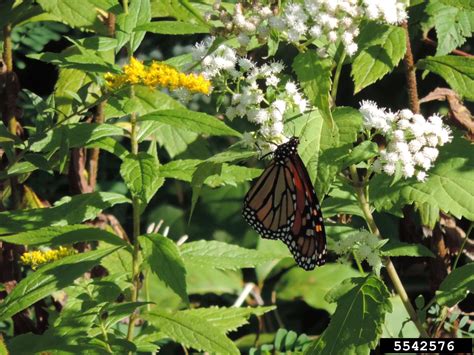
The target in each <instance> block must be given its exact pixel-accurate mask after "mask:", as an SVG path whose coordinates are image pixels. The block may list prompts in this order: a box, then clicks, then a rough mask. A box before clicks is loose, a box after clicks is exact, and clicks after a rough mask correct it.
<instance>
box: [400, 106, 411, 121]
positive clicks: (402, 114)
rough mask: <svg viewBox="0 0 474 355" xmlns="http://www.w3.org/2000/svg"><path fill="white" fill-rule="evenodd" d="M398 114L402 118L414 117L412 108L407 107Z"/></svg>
mask: <svg viewBox="0 0 474 355" xmlns="http://www.w3.org/2000/svg"><path fill="white" fill-rule="evenodd" d="M398 115H399V116H400V118H401V119H402V120H410V119H411V118H412V117H413V112H411V110H409V109H407V108H406V109H403V110H401V111H400V112H399V113H398Z"/></svg>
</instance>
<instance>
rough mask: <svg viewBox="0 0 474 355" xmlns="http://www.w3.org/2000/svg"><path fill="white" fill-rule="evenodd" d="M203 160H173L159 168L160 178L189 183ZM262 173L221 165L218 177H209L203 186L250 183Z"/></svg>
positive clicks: (242, 167) (255, 170) (250, 169)
mask: <svg viewBox="0 0 474 355" xmlns="http://www.w3.org/2000/svg"><path fill="white" fill-rule="evenodd" d="M202 162H203V160H198V159H183V160H173V161H171V162H169V163H167V164H164V165H161V166H160V176H162V177H164V178H172V179H177V180H182V181H187V182H191V181H192V178H193V175H194V172H195V171H196V169H197V167H198V166H199V164H201V163H202ZM261 173H262V170H261V169H254V168H247V167H245V166H239V165H229V164H222V170H221V171H220V174H219V175H217V174H216V175H211V176H208V177H207V178H206V180H204V184H206V185H208V186H211V187H217V186H224V185H233V186H236V185H237V184H238V183H241V182H244V181H250V180H252V179H254V178H256V177H257V176H259V175H260V174H261Z"/></svg>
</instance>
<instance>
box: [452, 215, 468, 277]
mask: <svg viewBox="0 0 474 355" xmlns="http://www.w3.org/2000/svg"><path fill="white" fill-rule="evenodd" d="M473 227H474V222H471V225H470V226H469V229H468V230H467V232H466V236H465V237H464V240H463V241H462V244H461V248H460V249H459V252H458V255H456V259H455V260H454V264H453V270H452V271H451V272H453V271H454V269H456V266H458V261H459V258H460V257H461V254H462V252H463V250H464V247H465V246H466V242H467V240H468V239H469V235H470V234H471V232H472V228H473Z"/></svg>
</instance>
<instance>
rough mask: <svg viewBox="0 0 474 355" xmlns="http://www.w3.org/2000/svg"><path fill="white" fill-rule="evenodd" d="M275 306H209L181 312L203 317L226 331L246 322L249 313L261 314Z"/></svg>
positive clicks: (230, 330) (235, 328)
mask: <svg viewBox="0 0 474 355" xmlns="http://www.w3.org/2000/svg"><path fill="white" fill-rule="evenodd" d="M275 308H276V306H268V307H246V308H226V307H210V308H194V309H188V310H184V311H182V312H181V313H183V314H186V315H191V316H196V317H199V318H201V319H205V320H206V321H207V322H209V323H211V324H212V325H213V326H214V327H216V328H218V329H219V330H221V331H223V332H225V333H228V332H232V331H234V330H237V328H239V327H241V326H243V325H245V324H248V319H249V318H250V316H251V315H255V316H261V315H263V314H265V313H267V312H270V311H272V310H274V309H275Z"/></svg>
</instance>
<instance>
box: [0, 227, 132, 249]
mask: <svg viewBox="0 0 474 355" xmlns="http://www.w3.org/2000/svg"><path fill="white" fill-rule="evenodd" d="M0 240H3V241H5V242H8V243H12V244H20V245H30V246H40V245H43V246H50V247H55V246H59V245H65V244H74V243H78V242H90V241H94V240H103V241H106V242H108V243H110V244H115V245H124V244H125V241H123V240H122V239H120V238H119V237H118V236H117V235H115V234H113V233H110V232H107V231H105V230H103V229H99V228H94V227H90V226H86V225H83V224H76V225H71V226H61V227H44V228H39V229H37V230H33V231H28V232H23V233H18V234H13V235H9V236H0Z"/></svg>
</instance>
